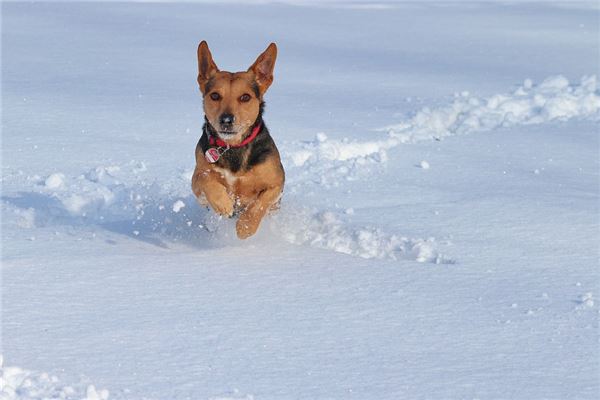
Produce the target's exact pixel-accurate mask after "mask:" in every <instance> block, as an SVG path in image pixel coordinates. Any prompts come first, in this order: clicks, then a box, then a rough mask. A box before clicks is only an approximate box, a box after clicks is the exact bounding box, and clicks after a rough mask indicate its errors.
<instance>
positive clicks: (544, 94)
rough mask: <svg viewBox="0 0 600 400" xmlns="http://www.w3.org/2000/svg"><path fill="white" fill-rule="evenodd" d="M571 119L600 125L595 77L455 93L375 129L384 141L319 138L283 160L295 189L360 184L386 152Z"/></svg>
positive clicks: (599, 95)
mask: <svg viewBox="0 0 600 400" xmlns="http://www.w3.org/2000/svg"><path fill="white" fill-rule="evenodd" d="M574 118H580V119H593V120H598V119H600V92H599V91H598V83H597V78H596V76H595V75H590V76H584V77H582V78H581V80H580V82H579V84H571V83H570V82H569V81H568V79H567V78H565V77H564V76H562V75H558V76H552V77H549V78H547V79H545V80H544V81H543V82H542V83H541V84H539V85H534V84H533V82H532V81H531V80H530V79H526V80H525V81H524V82H523V84H522V85H521V86H519V87H518V88H517V89H516V90H514V91H513V92H511V93H504V94H496V95H493V96H490V97H487V98H482V97H477V96H474V95H471V94H470V93H469V92H461V93H457V94H455V96H454V100H453V101H452V102H451V103H450V104H449V105H446V106H441V107H437V108H430V107H425V108H423V109H421V110H420V111H418V112H417V113H416V114H415V115H414V116H413V117H411V118H409V119H408V120H406V121H403V122H400V123H397V124H393V125H388V126H386V127H383V128H378V129H376V131H385V132H387V137H386V138H383V139H379V140H369V141H362V142H361V141H354V140H352V141H351V140H348V139H342V140H331V139H329V138H328V137H327V135H325V134H324V133H319V134H317V136H316V138H315V139H314V140H313V141H309V142H302V143H299V144H298V143H295V144H294V147H295V148H297V147H300V149H290V151H287V152H284V160H285V161H286V164H287V165H289V166H291V167H292V168H296V169H301V171H300V172H299V173H298V174H297V177H296V178H297V180H298V181H299V182H298V183H303V184H306V183H318V184H322V185H325V186H337V185H338V182H339V181H340V179H342V180H344V179H345V180H354V179H358V178H360V177H361V174H364V172H363V171H361V169H364V165H365V164H379V163H385V162H386V161H387V159H388V156H387V153H386V152H387V150H389V149H391V148H394V147H396V146H398V145H400V144H404V143H415V142H419V141H423V140H441V139H442V138H444V137H446V136H452V135H464V134H469V133H474V132H485V131H491V130H494V129H498V128H503V127H510V126H515V125H532V124H542V123H547V122H552V121H568V120H570V119H574ZM365 175H366V176H368V175H367V174H365Z"/></svg>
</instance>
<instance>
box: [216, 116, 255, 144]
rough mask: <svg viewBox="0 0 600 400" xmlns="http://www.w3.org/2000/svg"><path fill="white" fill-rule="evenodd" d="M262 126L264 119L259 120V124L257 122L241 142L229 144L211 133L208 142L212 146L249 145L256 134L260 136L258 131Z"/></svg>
mask: <svg viewBox="0 0 600 400" xmlns="http://www.w3.org/2000/svg"><path fill="white" fill-rule="evenodd" d="M261 128H262V121H261V122H259V123H258V124H256V126H255V127H254V129H252V133H250V135H248V136H247V137H246V139H244V140H242V141H241V142H240V143H238V144H229V143H227V142H225V141H223V140H221V139H220V138H219V137H216V136H213V135H211V134H209V135H208V143H209V144H210V145H211V146H215V145H216V146H217V147H227V148H229V147H232V148H235V147H244V146H245V145H247V144H248V143H250V142H251V141H253V140H254V139H255V138H256V136H258V133H259V132H260V130H261Z"/></svg>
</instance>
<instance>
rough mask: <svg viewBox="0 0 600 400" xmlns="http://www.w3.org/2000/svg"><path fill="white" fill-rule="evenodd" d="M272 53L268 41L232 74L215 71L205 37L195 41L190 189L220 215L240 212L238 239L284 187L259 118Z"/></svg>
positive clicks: (274, 151)
mask: <svg viewBox="0 0 600 400" xmlns="http://www.w3.org/2000/svg"><path fill="white" fill-rule="evenodd" d="M276 57H277V46H276V45H275V43H271V44H270V45H269V47H267V49H266V50H265V51H264V52H263V53H262V54H261V55H260V56H258V58H257V59H256V61H255V62H254V64H252V66H251V67H250V68H248V70H247V71H244V72H235V73H232V72H227V71H219V68H217V65H216V64H215V62H214V61H213V58H212V55H211V53H210V50H209V49H208V45H207V44H206V42H205V41H202V42H201V43H200V45H199V46H198V84H199V85H200V91H201V92H202V96H203V101H204V114H205V118H204V119H205V122H204V126H203V128H202V136H201V137H200V141H199V142H198V145H197V146H196V169H195V170H194V175H193V177H192V190H193V191H194V194H195V195H196V197H197V198H198V201H199V202H200V204H202V205H210V207H211V208H212V209H213V210H214V211H215V212H216V213H218V214H220V215H224V216H227V217H231V216H233V215H234V213H239V219H238V221H237V224H236V231H237V236H238V237H239V238H240V239H245V238H247V237H249V236H252V235H253V234H254V233H256V230H257V229H258V226H259V225H260V221H261V220H262V218H263V217H264V216H265V214H266V213H267V212H268V211H269V210H271V209H273V208H276V207H277V205H278V204H279V199H280V197H281V195H282V192H283V183H284V180H285V174H284V172H283V166H282V165H281V160H280V157H279V152H278V151H277V147H275V142H274V141H273V139H272V138H271V135H269V131H268V130H267V127H266V126H265V123H264V121H263V119H262V114H263V109H264V102H263V97H264V95H265V92H266V91H267V89H268V88H269V86H270V85H271V83H272V82H273V68H274V67H275V59H276Z"/></svg>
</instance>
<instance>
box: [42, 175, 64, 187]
mask: <svg viewBox="0 0 600 400" xmlns="http://www.w3.org/2000/svg"><path fill="white" fill-rule="evenodd" d="M64 181H65V176H64V175H63V174H61V173H55V174H52V175H50V176H48V177H47V178H46V180H45V181H44V184H45V185H46V187H47V188H48V189H58V188H59V187H61V186H63V185H64Z"/></svg>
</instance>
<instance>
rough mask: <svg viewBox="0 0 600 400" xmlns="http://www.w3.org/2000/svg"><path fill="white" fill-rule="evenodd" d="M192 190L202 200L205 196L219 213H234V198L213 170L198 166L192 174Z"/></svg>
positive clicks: (230, 214) (229, 215) (225, 214)
mask: <svg viewBox="0 0 600 400" xmlns="http://www.w3.org/2000/svg"><path fill="white" fill-rule="evenodd" d="M192 190H193V191H194V194H195V195H196V197H197V198H198V200H199V201H200V202H201V201H202V197H203V196H205V197H206V201H207V202H208V204H209V205H210V207H211V208H212V209H213V210H214V211H215V212H216V213H217V214H219V215H224V216H226V217H231V216H232V215H233V206H234V202H233V199H232V198H231V196H230V195H229V193H227V188H226V187H225V186H224V185H223V184H222V183H221V182H220V181H219V179H218V178H217V176H216V174H215V173H214V172H213V171H210V170H202V169H198V168H196V170H195V171H194V175H193V176H192Z"/></svg>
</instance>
